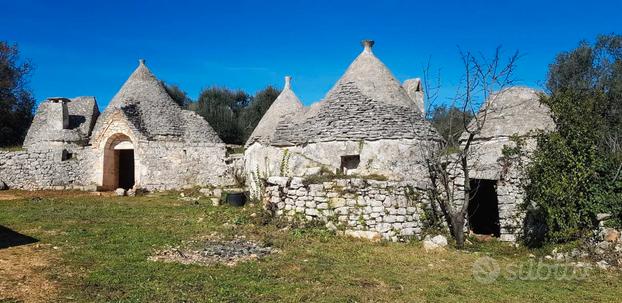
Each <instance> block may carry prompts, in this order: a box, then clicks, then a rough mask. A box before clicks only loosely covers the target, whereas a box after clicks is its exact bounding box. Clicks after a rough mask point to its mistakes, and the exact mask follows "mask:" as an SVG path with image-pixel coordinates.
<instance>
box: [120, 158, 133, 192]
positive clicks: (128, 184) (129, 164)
mask: <svg viewBox="0 0 622 303" xmlns="http://www.w3.org/2000/svg"><path fill="white" fill-rule="evenodd" d="M115 152H116V153H117V157H118V158H117V159H119V162H118V163H119V167H118V170H117V171H118V172H119V187H120V188H123V189H130V188H132V187H134V150H133V149H121V150H116V151H115Z"/></svg>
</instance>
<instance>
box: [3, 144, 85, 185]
mask: <svg viewBox="0 0 622 303" xmlns="http://www.w3.org/2000/svg"><path fill="white" fill-rule="evenodd" d="M63 153H65V156H64V157H63ZM69 154H70V155H69ZM68 157H71V158H68ZM92 163H93V157H92V155H91V152H90V150H89V149H88V148H74V149H72V150H64V151H63V149H54V150H35V151H14V152H6V151H0V181H4V182H5V183H6V184H7V185H8V186H9V188H14V189H25V190H38V189H79V190H92V189H94V188H95V187H94V185H93V183H92V182H91V180H90V174H89V172H88V169H87V168H88V167H91V165H92Z"/></svg>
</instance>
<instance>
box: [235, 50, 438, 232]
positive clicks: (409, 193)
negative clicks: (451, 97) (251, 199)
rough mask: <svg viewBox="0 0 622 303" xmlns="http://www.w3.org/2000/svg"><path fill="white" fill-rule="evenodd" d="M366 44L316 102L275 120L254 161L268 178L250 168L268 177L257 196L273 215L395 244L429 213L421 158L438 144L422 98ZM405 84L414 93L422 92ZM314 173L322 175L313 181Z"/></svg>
mask: <svg viewBox="0 0 622 303" xmlns="http://www.w3.org/2000/svg"><path fill="white" fill-rule="evenodd" d="M373 45H374V43H373V41H363V46H364V49H363V52H362V53H361V54H360V55H359V56H358V57H357V58H356V59H355V60H354V62H352V64H350V66H349V67H348V69H347V70H346V72H345V73H344V74H343V76H342V77H341V78H340V79H339V80H338V81H337V82H336V84H335V85H334V86H333V87H332V88H331V90H330V91H329V92H328V93H327V94H326V96H325V97H324V99H323V100H322V101H320V102H318V103H316V104H314V105H312V106H310V107H308V108H305V109H304V110H302V111H299V113H298V114H295V115H286V116H284V117H283V118H282V119H281V121H280V122H279V123H278V125H277V126H276V129H275V130H274V134H273V135H272V139H271V141H270V142H269V145H270V148H271V152H270V154H267V153H266V154H265V156H264V157H263V158H260V157H257V159H256V161H257V162H258V163H262V161H263V163H264V166H263V167H264V168H267V169H266V171H265V172H262V171H260V170H257V171H256V172H255V171H254V170H253V168H247V169H248V170H249V171H250V172H251V175H252V177H251V179H252V180H260V181H261V180H262V178H266V179H265V180H266V181H267V182H266V184H267V187H266V188H265V192H263V193H264V198H265V199H266V201H267V203H268V204H267V205H268V208H269V209H271V210H273V211H274V213H275V214H276V215H284V216H288V217H293V218H300V217H302V218H304V219H305V220H322V221H328V222H331V224H333V225H334V226H337V227H338V228H339V227H342V228H344V229H345V230H346V231H349V232H352V233H354V234H357V235H359V236H363V237H367V238H385V239H391V240H397V239H399V238H402V237H411V236H418V235H419V234H420V233H421V230H422V228H423V225H422V221H423V220H422V217H425V211H426V209H429V208H430V203H429V201H428V200H427V198H426V190H427V188H428V186H429V185H430V178H429V172H428V169H427V166H426V159H427V156H428V154H429V153H433V152H436V150H437V148H438V146H439V142H440V141H441V140H442V139H441V137H440V136H439V134H438V133H437V131H436V130H435V129H434V128H433V127H432V125H431V124H430V123H429V122H428V121H426V120H425V119H424V118H423V112H422V110H421V109H420V105H421V104H422V102H420V101H421V100H422V98H421V100H413V98H412V97H411V96H410V95H409V93H408V92H407V91H406V90H405V89H404V87H403V86H402V85H401V84H400V82H399V81H398V80H397V79H396V78H395V76H393V74H392V73H391V71H390V70H389V69H388V68H387V67H386V66H385V65H384V64H383V63H382V62H381V61H380V60H379V59H378V58H377V57H376V56H375V55H374V54H373V52H372V46H373ZM410 82H411V83H415V84H417V85H415V86H414V88H413V89H412V93H413V96H417V94H419V93H422V92H421V86H420V82H419V83H417V82H415V81H414V80H413V81H410ZM257 167H262V166H260V165H257ZM262 174H263V175H262ZM318 174H319V175H325V176H326V177H328V178H326V177H322V178H320V179H319V180H322V181H314V180H315V179H314V178H313V177H311V176H313V175H318ZM257 175H258V176H257ZM254 178H256V179H254ZM331 179H332V181H326V180H331ZM313 182H315V183H313ZM258 183H259V184H260V185H261V183H260V182H258ZM252 186H253V185H252V184H251V188H252ZM258 187H260V186H258Z"/></svg>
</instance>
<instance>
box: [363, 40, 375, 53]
mask: <svg viewBox="0 0 622 303" xmlns="http://www.w3.org/2000/svg"><path fill="white" fill-rule="evenodd" d="M361 44H362V45H363V47H364V49H363V52H365V53H370V54H371V48H372V47H374V40H363V41H361Z"/></svg>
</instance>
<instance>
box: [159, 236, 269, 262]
mask: <svg viewBox="0 0 622 303" xmlns="http://www.w3.org/2000/svg"><path fill="white" fill-rule="evenodd" d="M192 246H197V243H192ZM273 252H275V251H274V250H273V249H272V248H271V247H268V246H262V245H260V244H257V243H254V242H251V241H246V240H243V239H235V240H232V241H206V242H202V243H200V245H198V248H194V249H191V248H180V247H171V248H166V249H163V250H160V251H157V252H156V253H155V254H154V255H153V256H151V257H149V260H151V261H162V262H178V263H182V264H199V265H210V264H216V263H222V264H225V265H228V266H234V265H236V264H237V263H238V262H244V261H249V260H255V259H259V258H262V257H265V256H267V255H269V254H271V253H273Z"/></svg>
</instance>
